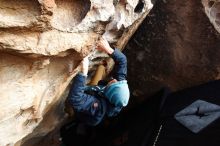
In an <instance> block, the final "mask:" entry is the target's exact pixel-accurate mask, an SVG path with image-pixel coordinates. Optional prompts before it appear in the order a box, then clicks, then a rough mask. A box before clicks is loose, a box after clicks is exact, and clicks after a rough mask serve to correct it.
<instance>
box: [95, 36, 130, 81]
mask: <svg viewBox="0 0 220 146" xmlns="http://www.w3.org/2000/svg"><path fill="white" fill-rule="evenodd" d="M97 49H98V50H100V51H103V52H106V53H107V54H109V55H110V56H111V57H112V58H113V60H114V61H115V67H114V69H113V78H115V79H116V80H118V81H121V80H125V79H126V77H127V58H126V56H125V55H124V54H123V53H122V52H120V51H119V50H118V49H115V50H114V49H112V48H111V47H110V45H109V43H108V41H107V40H106V39H103V38H101V39H100V41H99V43H98V47H97Z"/></svg>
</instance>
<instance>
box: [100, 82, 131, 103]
mask: <svg viewBox="0 0 220 146" xmlns="http://www.w3.org/2000/svg"><path fill="white" fill-rule="evenodd" d="M104 95H105V97H106V98H107V99H108V100H109V102H110V103H112V104H113V105H115V106H121V107H122V106H126V105H127V104H128V100H129V97H130V92H129V88H128V84H127V81H126V80H123V81H117V80H116V79H112V80H110V81H109V82H108V84H107V86H106V88H105V91H104Z"/></svg>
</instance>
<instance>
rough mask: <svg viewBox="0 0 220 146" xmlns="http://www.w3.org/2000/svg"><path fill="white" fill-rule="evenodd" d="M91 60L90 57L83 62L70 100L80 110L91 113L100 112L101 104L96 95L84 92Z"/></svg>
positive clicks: (73, 84)
mask: <svg viewBox="0 0 220 146" xmlns="http://www.w3.org/2000/svg"><path fill="white" fill-rule="evenodd" d="M88 66H89V61H88V58H87V57H86V58H84V59H83V61H82V63H81V71H80V73H78V74H77V75H76V76H75V78H74V80H73V83H72V87H71V89H70V92H69V95H68V100H69V102H70V104H71V106H72V107H73V108H74V109H75V110H77V111H79V112H84V113H87V114H89V115H96V114H99V111H100V108H101V104H100V101H99V100H97V99H96V97H94V96H92V95H89V94H86V93H85V92H84V90H85V86H86V77H87V73H88Z"/></svg>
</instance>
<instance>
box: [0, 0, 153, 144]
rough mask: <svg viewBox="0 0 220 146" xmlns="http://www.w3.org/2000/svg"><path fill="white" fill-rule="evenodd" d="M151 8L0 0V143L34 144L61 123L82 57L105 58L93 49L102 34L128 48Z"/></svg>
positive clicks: (72, 0) (134, 0) (128, 0)
mask: <svg viewBox="0 0 220 146" xmlns="http://www.w3.org/2000/svg"><path fill="white" fill-rule="evenodd" d="M152 7H153V5H152V3H151V1H150V0H121V1H118V0H114V1H113V0H106V1H104V2H103V0H90V1H88V0H56V1H54V0H38V1H37V0H7V1H5V0H0V18H1V19H0V97H1V100H0V107H1V108H0V109H1V110H0V129H1V132H0V145H1V146H5V145H14V144H15V145H16V146H19V145H22V144H23V143H25V142H26V144H25V145H28V146H31V145H34V143H35V142H37V141H39V140H40V139H42V137H44V136H45V135H46V134H47V133H48V132H50V131H51V130H53V129H54V128H55V127H57V125H59V123H61V122H62V121H63V120H64V119H65V113H64V111H63V106H64V105H63V103H64V100H65V97H66V96H65V94H64V91H65V90H66V87H67V86H68V84H69V83H70V81H71V79H72V78H73V77H74V76H75V74H76V73H77V71H78V68H77V67H78V65H79V63H80V60H82V58H83V57H84V56H86V55H88V54H90V55H91V57H90V59H94V60H93V63H92V64H91V68H93V66H94V65H95V62H97V61H99V59H100V58H102V57H106V56H104V55H103V54H99V53H97V52H96V51H94V48H95V43H96V41H97V39H98V38H99V37H100V36H101V35H104V36H105V37H106V38H107V39H108V40H109V41H110V42H111V43H114V44H116V45H117V46H119V47H120V46H121V47H122V46H124V45H125V43H126V42H127V40H128V39H129V38H130V36H131V35H132V34H133V32H134V31H135V30H136V28H137V26H138V25H139V24H140V22H141V21H142V20H143V19H144V17H145V16H146V15H147V13H148V12H149V10H150V9H151V8H152ZM96 58H98V59H96ZM65 93H66V92H65ZM33 130H34V131H33ZM30 133H31V134H30ZM27 135H29V136H27ZM23 138H24V139H23Z"/></svg>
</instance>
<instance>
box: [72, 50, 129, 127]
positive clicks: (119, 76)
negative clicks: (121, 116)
mask: <svg viewBox="0 0 220 146" xmlns="http://www.w3.org/2000/svg"><path fill="white" fill-rule="evenodd" d="M111 57H112V58H113V60H114V61H115V66H114V69H113V72H112V73H113V74H112V77H113V78H114V79H116V80H117V81H122V80H126V77H127V58H126V56H125V55H124V54H123V53H121V52H120V51H119V50H118V49H115V50H114V52H113V53H112V54H111ZM101 82H102V81H100V83H101ZM86 88H87V87H86V76H84V75H83V74H81V73H79V74H77V75H76V77H75V78H74V81H73V84H72V87H71V89H70V92H69V95H68V100H69V103H70V104H71V106H72V107H73V108H74V110H75V111H76V116H77V119H78V120H79V121H80V122H82V123H85V124H87V125H92V126H95V125H97V124H99V123H100V122H101V121H102V119H103V118H104V116H105V115H107V116H108V117H111V116H116V115H117V114H118V113H119V112H120V111H121V109H122V107H119V106H114V105H112V104H111V103H110V102H109V101H108V100H107V99H106V98H105V97H102V95H101V94H100V93H99V92H93V93H94V94H90V93H87V92H86Z"/></svg>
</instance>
